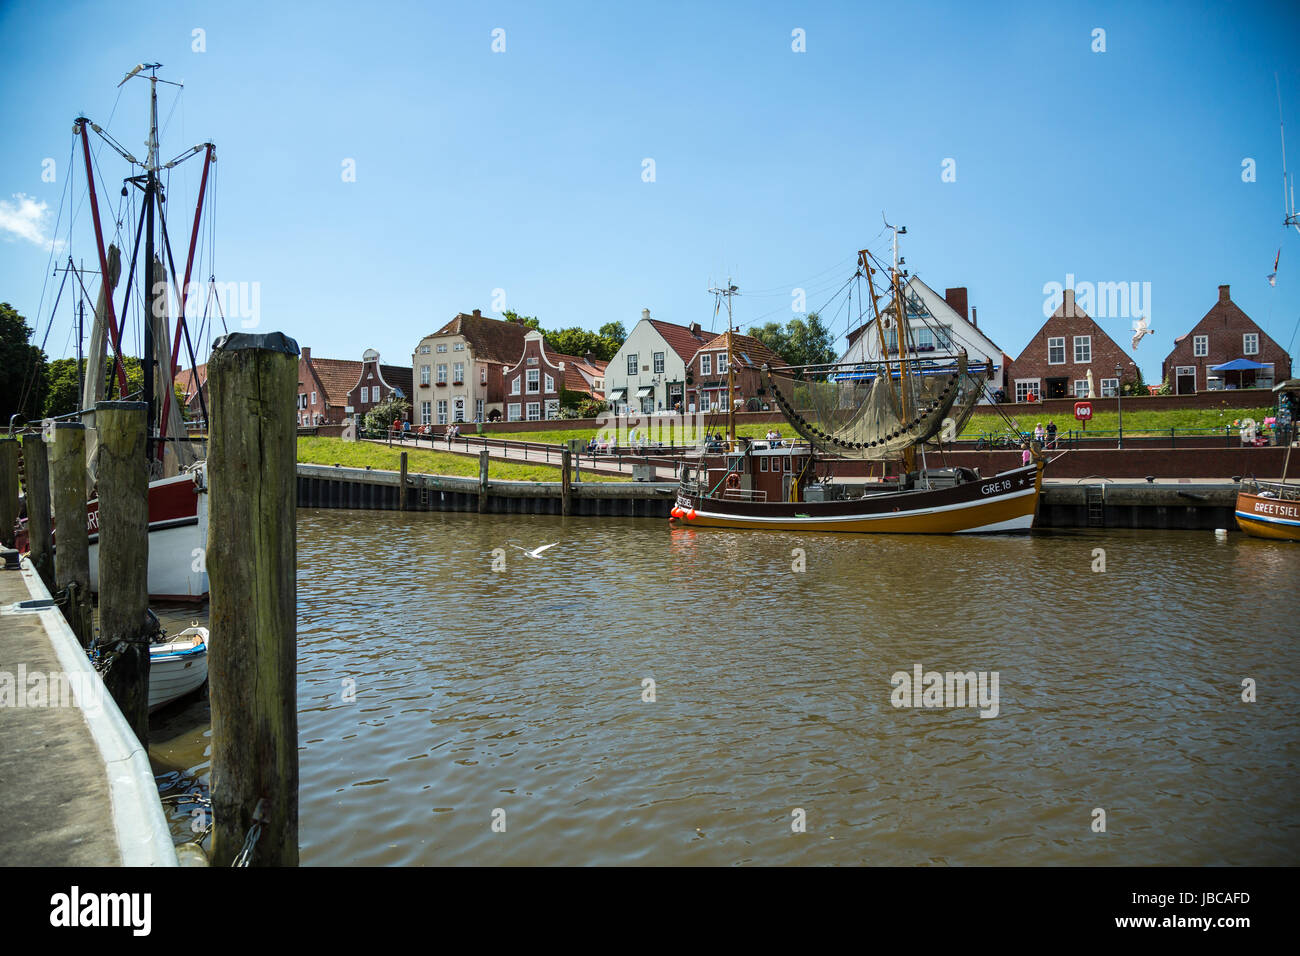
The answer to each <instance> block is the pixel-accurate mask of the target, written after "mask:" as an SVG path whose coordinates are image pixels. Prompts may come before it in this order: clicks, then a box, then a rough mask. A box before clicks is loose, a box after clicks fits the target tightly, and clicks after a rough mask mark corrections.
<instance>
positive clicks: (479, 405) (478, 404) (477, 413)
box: [474, 398, 483, 422]
mask: <svg viewBox="0 0 1300 956" xmlns="http://www.w3.org/2000/svg"><path fill="white" fill-rule="evenodd" d="M482 420H483V399H481V398H476V399H474V421H476V422H481V421H482Z"/></svg>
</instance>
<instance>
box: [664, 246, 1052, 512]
mask: <svg viewBox="0 0 1300 956" xmlns="http://www.w3.org/2000/svg"><path fill="white" fill-rule="evenodd" d="M891 228H892V227H891ZM898 233H899V231H898V230H895V237H894V265H893V267H892V268H891V269H889V280H890V286H891V287H892V289H893V302H892V303H891V304H890V305H889V306H887V307H885V308H884V309H882V308H880V306H879V297H878V295H877V292H876V289H875V286H874V284H873V282H872V276H873V275H875V274H876V273H877V271H878V270H883V269H884V267H883V266H880V265H879V264H878V263H877V265H876V266H873V265H872V263H873V262H876V259H875V257H874V256H872V255H871V254H870V253H869V252H867V251H865V250H864V251H862V252H860V253H859V270H858V273H857V275H856V276H855V278H857V279H865V280H866V283H867V289H868V290H869V291H870V301H871V307H872V311H873V313H874V315H875V323H874V324H875V333H876V334H877V335H878V336H879V345H880V349H879V352H878V355H879V358H880V360H879V361H875V362H854V363H833V364H828V365H817V366H800V367H774V366H772V365H765V366H763V368H762V382H763V386H764V389H765V391H766V392H767V393H768V394H769V395H770V396H771V397H772V398H773V399H774V400H775V402H776V403H777V406H778V407H779V408H780V409H781V411H782V413H783V414H784V415H785V417H786V419H787V421H788V422H789V423H790V425H791V427H793V428H794V430H795V431H796V432H797V433H798V434H799V435H800V436H801V438H802V439H803V440H802V441H796V442H787V441H782V440H773V439H766V440H751V439H746V438H739V439H738V438H737V437H736V434H735V416H734V404H735V403H734V401H729V402H728V438H727V442H726V445H725V447H724V449H723V451H722V452H721V453H719V454H714V455H709V454H707V453H702V454H701V457H700V459H699V461H698V462H697V463H696V464H694V465H688V466H684V467H683V469H682V477H681V481H680V485H679V488H678V493H677V501H676V505H675V507H674V508H673V510H672V519H671V520H673V521H677V522H685V523H686V524H687V525H689V526H692V527H715V528H755V529H766V530H778V531H810V530H812V531H845V532H885V533H894V534H958V533H988V532H1003V531H1027V530H1029V528H1031V527H1032V526H1033V522H1034V515H1035V513H1036V511H1037V506H1038V495H1039V493H1040V491H1041V488H1042V472H1043V459H1042V457H1041V452H1040V450H1039V449H1038V448H1035V449H1033V452H1032V458H1033V460H1032V461H1031V462H1030V463H1029V464H1027V465H1024V466H1023V467H1019V468H1014V469H1011V470H1009V471H1005V472H1001V473H999V474H996V475H993V476H989V477H985V476H982V475H981V474H980V473H979V472H978V471H977V470H975V469H970V468H962V467H956V468H948V467H930V466H929V465H928V463H927V453H929V454H932V455H933V454H938V455H941V449H940V447H939V445H938V439H939V438H941V437H942V436H945V435H946V436H949V437H951V436H955V435H956V434H958V433H959V432H960V430H961V427H962V426H963V425H964V424H965V422H966V420H967V419H968V418H969V416H970V415H971V413H972V412H973V411H974V407H975V405H976V403H977V402H978V401H979V399H980V397H981V396H982V395H983V394H984V392H985V388H986V383H987V381H988V379H989V378H990V377H991V375H992V367H991V365H986V366H984V367H977V368H974V369H971V368H969V367H968V365H967V355H966V353H965V351H964V350H960V349H959V350H957V351H956V356H955V358H953V357H947V358H941V359H928V358H922V357H919V353H918V352H917V350H916V349H915V348H914V347H913V346H912V344H911V342H910V328H911V321H910V320H911V319H913V318H916V317H917V314H918V313H917V312H915V311H914V310H913V305H914V304H913V303H909V302H908V301H907V300H906V299H905V297H904V290H903V285H902V282H901V281H900V280H901V279H902V277H903V274H902V273H900V271H899V269H898V264H899V260H898V245H897V243H898V239H897V237H898ZM730 291H731V292H734V291H735V290H734V287H732V288H731V290H730ZM859 300H860V301H861V296H860V297H859ZM730 312H731V308H730V298H728V329H729V331H728V351H729V352H730V339H731V332H730V325H731V322H730ZM921 318H922V321H924V316H922V317H921ZM894 329H896V330H897V333H896V334H891V335H890V336H889V339H890V340H896V341H888V340H887V339H886V332H887V331H892V330H894ZM891 346H892V347H891ZM727 365H728V383H729V386H728V388H729V391H731V389H732V388H733V387H734V369H735V361H734V358H733V357H732V356H731V355H729V356H728V363H727ZM863 463H865V471H866V472H867V474H860V473H859V474H857V475H855V476H851V477H837V476H836V474H835V473H836V471H837V470H839V471H841V472H844V471H850V470H852V471H856V472H862V471H863V470H864V465H863ZM850 466H852V467H850ZM876 469H878V470H879V473H878V474H873V473H872V472H874V471H875V470H876Z"/></svg>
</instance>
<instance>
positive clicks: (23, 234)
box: [0, 193, 63, 249]
mask: <svg viewBox="0 0 1300 956" xmlns="http://www.w3.org/2000/svg"><path fill="white" fill-rule="evenodd" d="M13 198H14V201H13V202H10V201H9V200H7V199H0V235H3V236H4V238H6V239H9V240H11V241H12V240H13V239H26V240H27V241H28V242H31V243H35V244H36V245H38V246H40V247H41V248H42V249H50V248H51V247H54V248H62V247H63V242H62V240H57V241H56V240H54V239H52V238H50V237H49V236H47V235H46V234H45V233H46V229H47V227H48V224H49V219H50V207H49V206H48V205H47V204H46V203H45V201H44V200H43V199H33V198H32V197H31V196H28V195H27V194H26V193H14V197H13Z"/></svg>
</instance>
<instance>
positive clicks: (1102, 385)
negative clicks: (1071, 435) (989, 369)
mask: <svg viewBox="0 0 1300 956" xmlns="http://www.w3.org/2000/svg"><path fill="white" fill-rule="evenodd" d="M1116 365H1119V366H1120V368H1121V373H1120V377H1119V378H1117V377H1116V375H1115V366H1116ZM1089 370H1091V371H1092V377H1093V389H1094V394H1095V395H1096V396H1097V397H1102V398H1104V397H1107V396H1111V395H1115V394H1117V393H1118V391H1119V387H1120V379H1121V378H1122V379H1123V381H1124V382H1134V381H1136V380H1137V376H1138V367H1137V363H1135V362H1134V361H1133V360H1132V359H1131V358H1129V357H1128V355H1127V353H1125V351H1124V349H1123V347H1122V346H1121V345H1120V344H1119V343H1117V342H1116V341H1115V340H1114V339H1112V338H1111V337H1110V336H1109V335H1107V334H1106V332H1105V330H1104V329H1102V327H1101V326H1100V325H1098V324H1097V323H1096V322H1095V321H1093V319H1092V317H1091V316H1089V315H1088V314H1087V313H1086V312H1084V311H1083V310H1082V309H1080V308H1078V306H1076V305H1075V302H1074V290H1073V289H1066V290H1065V291H1064V292H1063V293H1062V300H1061V304H1060V306H1059V307H1057V310H1056V311H1055V312H1053V313H1052V315H1051V318H1049V319H1048V320H1047V321H1046V322H1044V323H1043V327H1042V328H1040V329H1039V330H1038V334H1037V335H1035V336H1034V337H1033V338H1032V339H1030V341H1029V344H1028V345H1026V346H1025V348H1024V351H1022V352H1021V353H1020V355H1019V356H1017V357H1016V359H1015V361H1014V362H1012V363H1011V370H1010V372H1009V373H1008V376H1007V377H1008V378H1009V379H1010V384H1011V385H1012V387H1013V390H1011V391H1010V394H1009V395H1008V398H1010V399H1012V400H1014V401H1017V402H1023V401H1026V400H1027V399H1028V397H1029V396H1030V395H1033V396H1035V398H1036V399H1038V400H1041V399H1044V398H1071V397H1073V398H1086V397H1087V396H1088V371H1089Z"/></svg>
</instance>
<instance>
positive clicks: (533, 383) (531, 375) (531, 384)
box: [527, 368, 541, 421]
mask: <svg viewBox="0 0 1300 956" xmlns="http://www.w3.org/2000/svg"><path fill="white" fill-rule="evenodd" d="M527 374H528V394H529V395H536V394H537V392H538V381H539V378H540V376H541V373H540V372H539V371H537V369H535V368H530V369H529V370H528V373H527ZM529 421H532V419H529Z"/></svg>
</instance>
